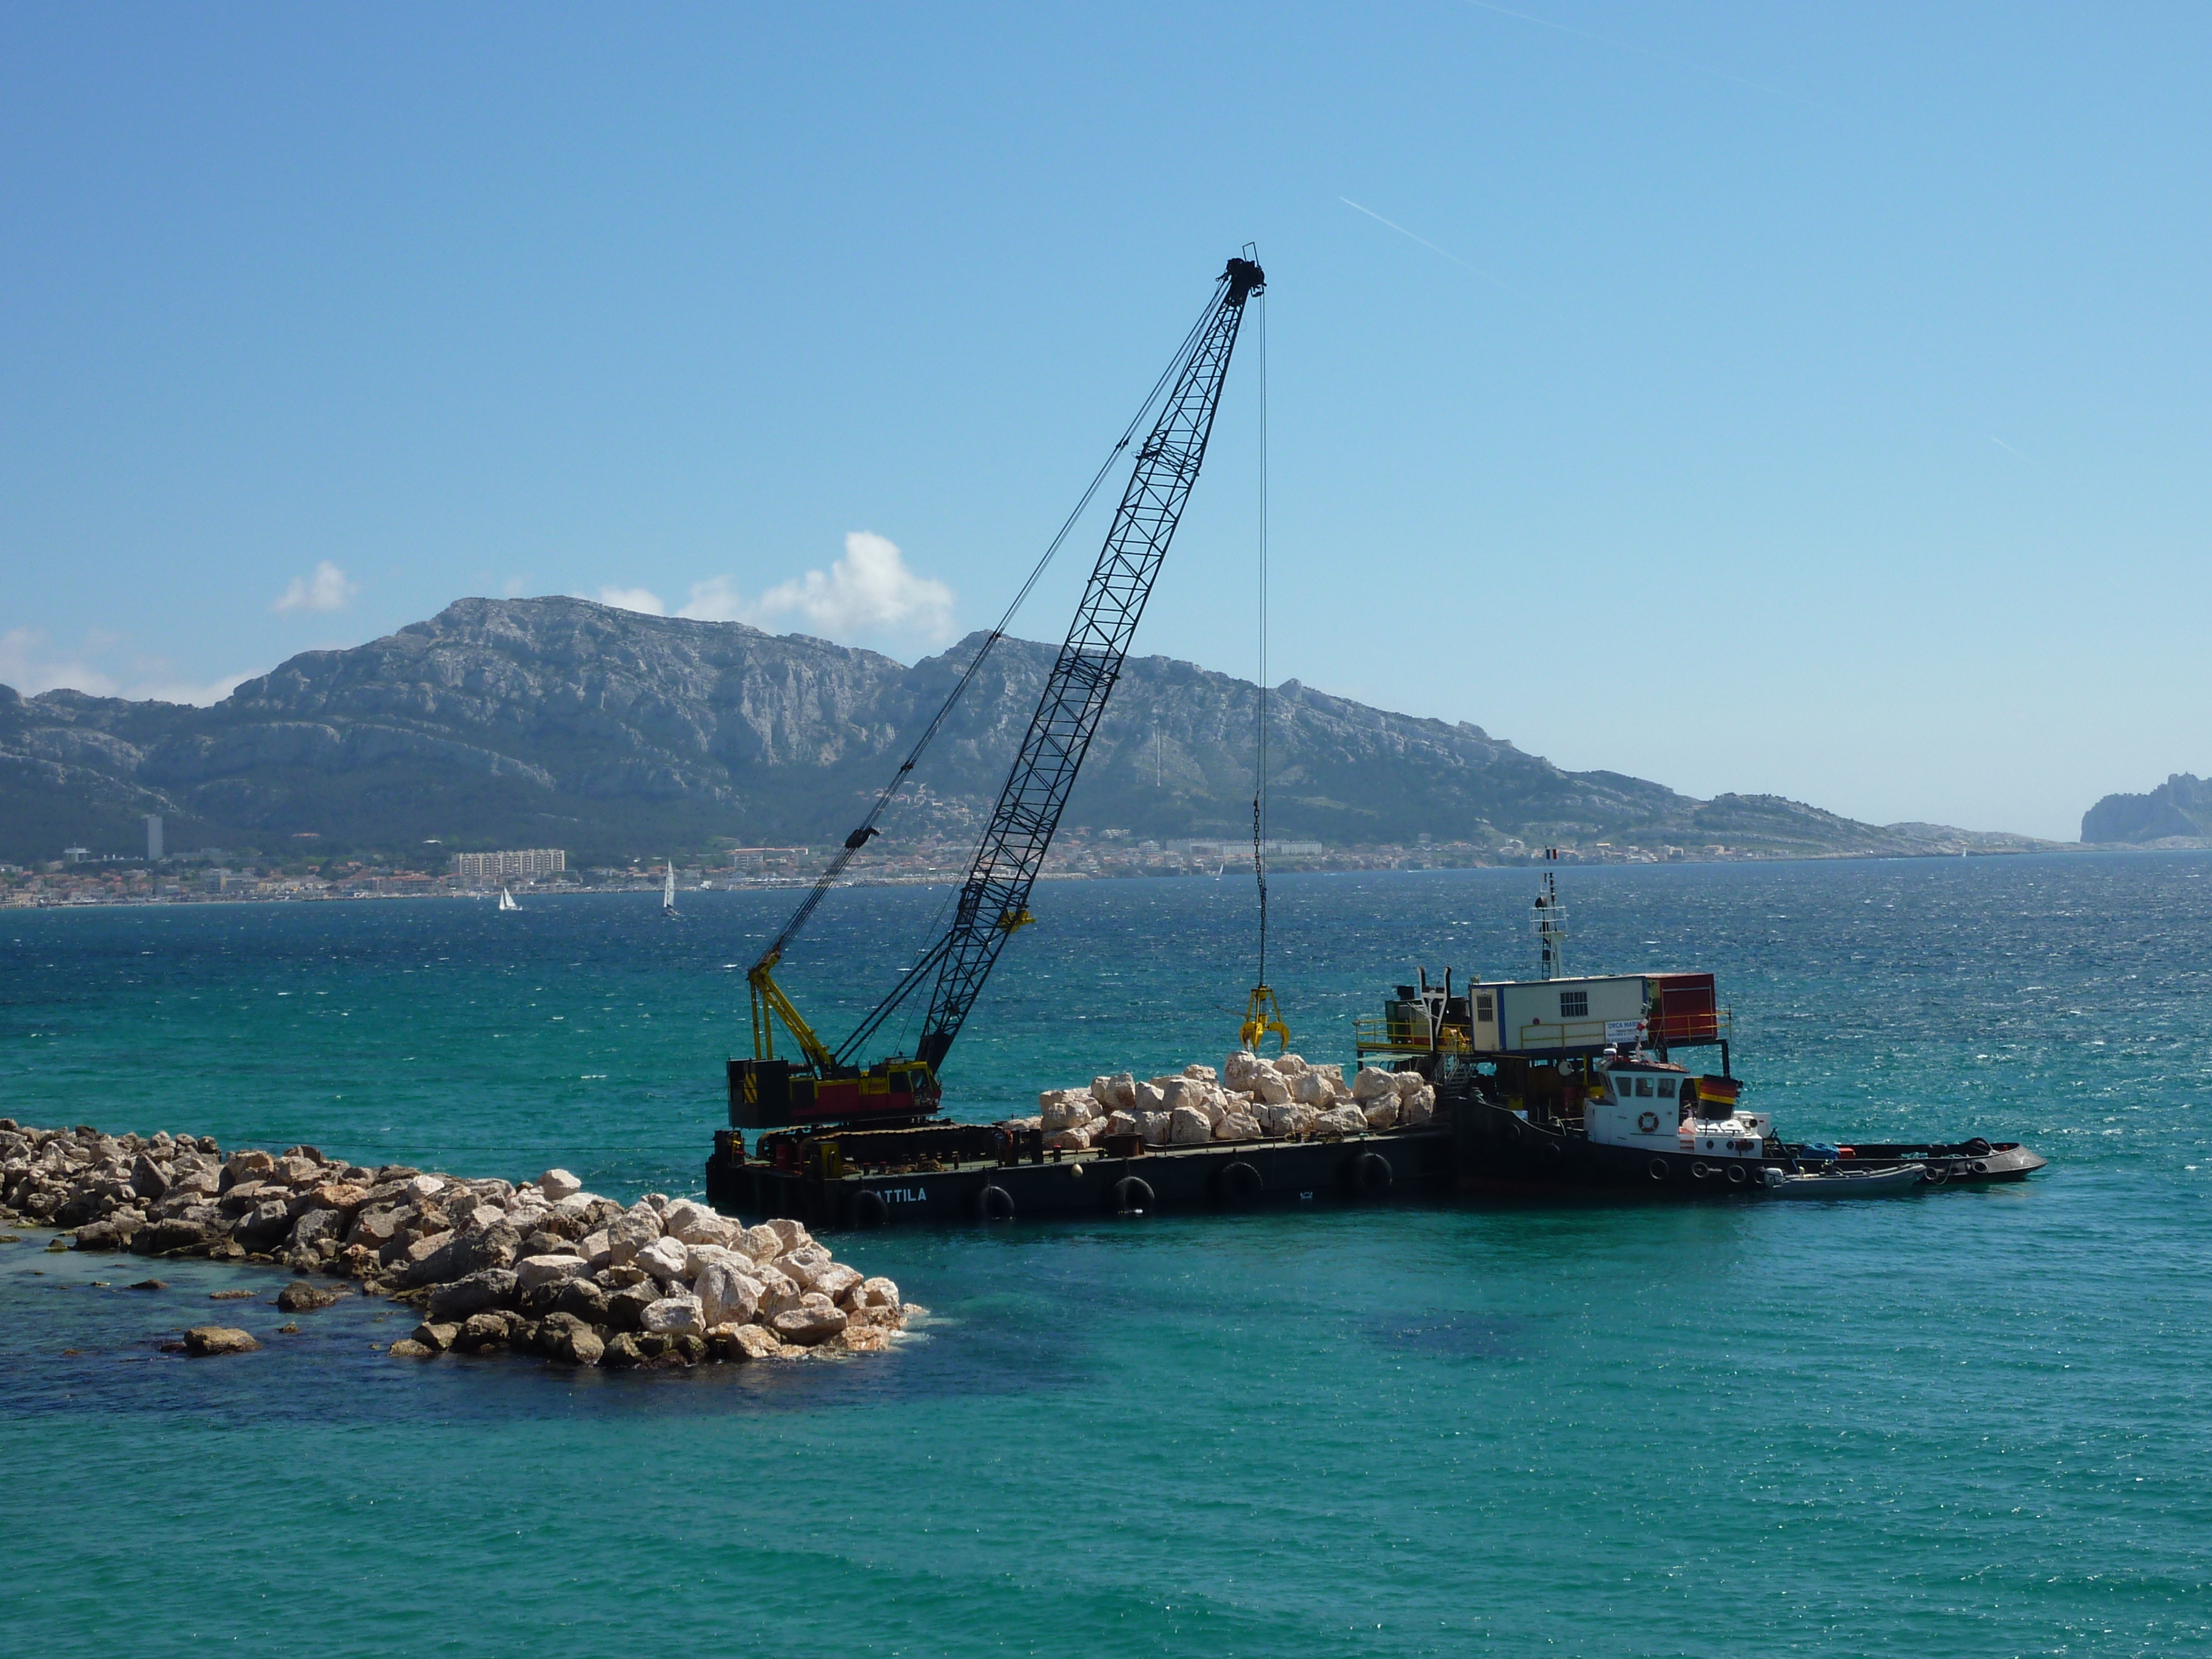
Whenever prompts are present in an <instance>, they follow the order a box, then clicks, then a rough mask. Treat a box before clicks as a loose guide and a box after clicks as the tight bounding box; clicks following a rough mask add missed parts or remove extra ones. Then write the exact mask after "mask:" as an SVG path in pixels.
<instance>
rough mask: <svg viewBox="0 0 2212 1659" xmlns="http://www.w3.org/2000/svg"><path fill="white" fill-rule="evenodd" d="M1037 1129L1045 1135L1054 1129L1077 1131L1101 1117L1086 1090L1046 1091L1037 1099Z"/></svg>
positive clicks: (1096, 1104) (1095, 1102)
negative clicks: (1040, 1129)
mask: <svg viewBox="0 0 2212 1659" xmlns="http://www.w3.org/2000/svg"><path fill="white" fill-rule="evenodd" d="M1037 1107H1038V1112H1037V1121H1038V1127H1041V1128H1042V1129H1043V1130H1044V1132H1045V1133H1047V1134H1050V1133H1053V1132H1054V1130H1056V1129H1079V1128H1081V1127H1083V1126H1084V1125H1085V1124H1086V1123H1089V1122H1091V1121H1092V1120H1093V1119H1095V1118H1097V1117H1099V1116H1102V1115H1103V1114H1102V1113H1101V1112H1100V1111H1099V1109H1098V1103H1097V1101H1096V1100H1094V1099H1092V1098H1091V1091H1090V1090H1088V1089H1048V1090H1046V1091H1044V1093H1042V1094H1041V1095H1039V1096H1038V1097H1037Z"/></svg>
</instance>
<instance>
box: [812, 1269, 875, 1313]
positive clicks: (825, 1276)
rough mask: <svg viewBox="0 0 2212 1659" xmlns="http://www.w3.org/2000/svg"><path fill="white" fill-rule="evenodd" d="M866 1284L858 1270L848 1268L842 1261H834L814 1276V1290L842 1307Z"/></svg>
mask: <svg viewBox="0 0 2212 1659" xmlns="http://www.w3.org/2000/svg"><path fill="white" fill-rule="evenodd" d="M865 1282H866V1281H865V1280H863V1279H861V1277H860V1272H859V1270H858V1269H857V1268H853V1267H847V1266H846V1265H845V1264H844V1263H843V1262H842V1261H833V1262H831V1263H830V1264H829V1266H828V1267H824V1268H823V1270H822V1271H821V1272H820V1273H817V1274H815V1275H814V1290H815V1291H816V1292H817V1294H819V1295H822V1296H826V1297H829V1299H830V1300H831V1301H832V1302H835V1303H836V1304H837V1305H838V1306H840V1307H842V1306H844V1305H845V1302H846V1298H847V1297H849V1296H850V1295H851V1294H852V1293H853V1292H854V1291H857V1290H858V1289H860V1286H861V1285H862V1284H864V1283H865Z"/></svg>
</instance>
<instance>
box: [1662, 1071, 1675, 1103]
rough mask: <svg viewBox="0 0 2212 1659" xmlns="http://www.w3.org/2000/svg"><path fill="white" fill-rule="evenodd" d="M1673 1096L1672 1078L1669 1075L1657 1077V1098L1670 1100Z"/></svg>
mask: <svg viewBox="0 0 2212 1659" xmlns="http://www.w3.org/2000/svg"><path fill="white" fill-rule="evenodd" d="M1659 1098H1660V1099H1662V1100H1672V1099H1674V1079H1673V1078H1671V1077H1662V1078H1661V1079H1659Z"/></svg>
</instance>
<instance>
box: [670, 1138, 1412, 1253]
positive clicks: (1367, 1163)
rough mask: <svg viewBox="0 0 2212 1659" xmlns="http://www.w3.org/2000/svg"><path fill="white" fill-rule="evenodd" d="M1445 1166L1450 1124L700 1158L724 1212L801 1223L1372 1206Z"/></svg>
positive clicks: (825, 1225)
mask: <svg viewBox="0 0 2212 1659" xmlns="http://www.w3.org/2000/svg"><path fill="white" fill-rule="evenodd" d="M1452 1174H1453V1163H1452V1137H1451V1135H1450V1133H1449V1132H1448V1131H1445V1130H1441V1129H1430V1128H1423V1129H1401V1130H1386V1131H1383V1132H1382V1133H1375V1134H1365V1135H1348V1136H1346V1137H1344V1138H1343V1139H1338V1140H1240V1141H1220V1142H1214V1143H1212V1144H1210V1145H1206V1146H1169V1147H1157V1148H1148V1149H1146V1151H1145V1152H1142V1153H1140V1154H1139V1155H1138V1156H1136V1157H1133V1158H1114V1157H1109V1156H1107V1155H1105V1154H1103V1153H1100V1152H1072V1153H1068V1154H1066V1155H1064V1156H1063V1157H1061V1158H1058V1159H1054V1158H1051V1157H1049V1156H1044V1157H1032V1158H1027V1159H1024V1160H1023V1161H1020V1162H994V1161H987V1160H983V1159H972V1160H965V1161H963V1162H960V1163H957V1164H951V1165H950V1166H948V1167H944V1168H939V1169H935V1170H908V1171H900V1172H877V1171H869V1170H863V1171H857V1172H848V1173H844V1174H839V1175H826V1174H817V1173H811V1172H808V1171H805V1170H794V1169H779V1168H777V1167H775V1165H773V1164H769V1163H766V1162H763V1160H760V1159H757V1158H750V1159H745V1160H744V1161H742V1162H740V1161H738V1160H735V1159H732V1158H725V1157H720V1156H717V1157H715V1158H709V1159H708V1163H707V1198H708V1202H709V1203H711V1204H712V1205H714V1207H715V1208H716V1209H718V1210H720V1211H722V1212H726V1213H729V1214H734V1215H742V1216H744V1217H745V1218H748V1219H752V1218H760V1219H769V1220H773V1219H776V1218H788V1219H790V1220H793V1221H797V1222H799V1223H802V1224H803V1225H805V1226H807V1227H809V1228H821V1229H836V1228H839V1227H871V1226H882V1225H887V1224H890V1223H894V1222H896V1223H912V1222H920V1223H924V1224H933V1225H961V1224H966V1223H973V1222H977V1221H1012V1220H1019V1221H1044V1220H1077V1219H1086V1220H1087V1219H1092V1218H1097V1217H1100V1216H1112V1215H1123V1214H1152V1213H1160V1212H1168V1213H1173V1212H1195V1211H1215V1210H1237V1209H1259V1208H1269V1207H1281V1206H1291V1207H1295V1206H1301V1205H1321V1204H1327V1205H1343V1204H1374V1203H1380V1202H1384V1201H1387V1200H1389V1199H1392V1198H1395V1197H1403V1196H1409V1195H1415V1194H1433V1193H1437V1192H1440V1191H1449V1188H1450V1186H1451V1182H1452Z"/></svg>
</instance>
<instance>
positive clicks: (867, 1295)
mask: <svg viewBox="0 0 2212 1659" xmlns="http://www.w3.org/2000/svg"><path fill="white" fill-rule="evenodd" d="M839 1299H840V1300H841V1301H842V1303H843V1304H844V1305H845V1306H846V1307H848V1308H866V1309H869V1310H872V1311H875V1312H878V1313H883V1312H889V1313H896V1312H897V1311H898V1306H899V1291H898V1286H897V1285H896V1284H895V1283H893V1282H892V1281H891V1280H890V1279H881V1278H878V1279H862V1280H861V1281H860V1283H859V1284H857V1285H854V1286H853V1288H852V1289H850V1290H848V1291H846V1292H845V1294H844V1295H843V1296H842V1297H840V1298H839Z"/></svg>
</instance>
